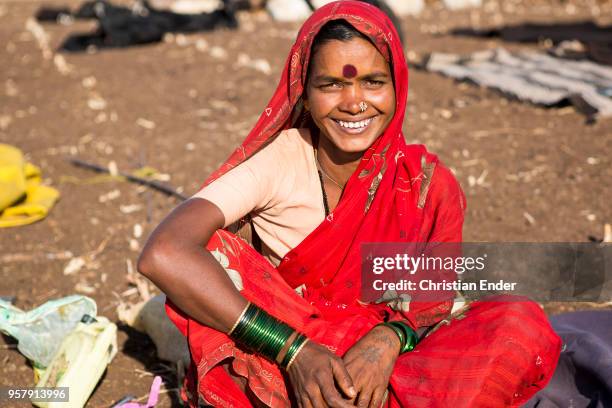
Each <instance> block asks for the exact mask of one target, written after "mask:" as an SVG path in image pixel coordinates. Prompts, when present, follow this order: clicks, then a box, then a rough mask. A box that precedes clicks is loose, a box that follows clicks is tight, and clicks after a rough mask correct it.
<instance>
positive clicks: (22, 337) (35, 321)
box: [0, 295, 97, 368]
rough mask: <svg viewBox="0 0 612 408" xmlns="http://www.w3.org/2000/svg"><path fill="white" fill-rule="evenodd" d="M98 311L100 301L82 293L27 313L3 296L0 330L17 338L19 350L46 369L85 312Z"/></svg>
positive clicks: (47, 303)
mask: <svg viewBox="0 0 612 408" xmlns="http://www.w3.org/2000/svg"><path fill="white" fill-rule="evenodd" d="M96 313H97V306H96V302H95V301H94V300H93V299H91V298H88V297H86V296H81V295H72V296H67V297H64V298H61V299H57V300H51V301H49V302H46V303H44V304H42V305H40V306H38V307H37V308H35V309H32V310H30V311H27V312H26V311H23V310H21V309H19V308H17V307H15V306H13V305H11V304H10V303H9V302H7V301H5V300H2V299H0V331H2V332H3V333H6V334H8V335H9V336H12V337H14V338H15V339H17V341H18V342H19V344H18V346H17V349H18V350H19V351H20V352H21V353H22V354H23V355H24V356H26V357H27V358H28V359H30V360H32V362H33V363H34V365H35V366H37V367H39V368H44V367H47V366H48V365H49V363H50V362H51V359H52V358H53V356H54V354H55V353H56V352H57V350H58V349H59V347H60V345H61V343H62V341H63V340H64V338H65V337H66V336H67V335H68V334H69V333H70V332H72V331H73V330H74V328H75V327H76V326H77V324H78V323H79V322H80V321H81V318H82V317H83V315H85V314H87V315H90V316H96Z"/></svg>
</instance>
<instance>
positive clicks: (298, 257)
mask: <svg viewBox="0 0 612 408" xmlns="http://www.w3.org/2000/svg"><path fill="white" fill-rule="evenodd" d="M338 19H343V20H346V21H347V22H348V23H350V24H351V25H352V26H353V27H354V28H355V29H357V30H358V31H359V32H361V33H362V34H364V35H365V36H366V37H368V38H369V39H370V40H371V42H372V43H373V44H374V45H375V46H376V48H377V49H378V51H379V52H380V53H381V54H382V55H383V56H384V58H385V59H386V61H387V62H388V63H389V64H390V66H391V67H392V70H393V78H394V85H395V95H396V109H395V115H394V117H393V118H392V120H391V122H390V123H389V125H388V127H387V128H386V129H385V131H384V132H383V134H382V135H380V136H379V137H378V139H377V140H376V141H375V142H374V143H373V145H372V146H371V147H370V148H369V149H368V150H367V151H366V152H365V153H364V156H363V158H362V160H361V162H360V164H359V166H358V167H357V169H356V171H355V172H354V174H353V175H352V176H351V177H350V179H349V180H348V182H347V184H346V187H345V190H344V193H343V195H342V199H341V200H340V202H339V203H338V206H337V207H336V209H335V210H334V211H333V212H332V213H330V214H329V216H328V217H326V219H325V220H324V221H323V222H322V223H321V224H320V225H319V226H318V227H317V228H316V229H315V230H314V231H313V232H312V233H311V234H310V235H309V236H307V237H306V238H305V239H304V240H303V241H302V242H301V243H300V244H299V245H298V246H297V247H296V248H294V249H293V250H292V251H290V252H289V253H288V254H287V255H286V256H285V257H284V258H283V260H282V262H281V264H280V265H279V266H278V271H279V272H280V274H281V276H282V277H283V278H284V279H285V280H286V281H287V282H288V283H289V285H291V286H292V287H294V288H295V287H298V286H300V285H305V287H306V294H307V296H308V297H309V299H311V300H313V299H314V300H313V301H314V302H315V303H319V302H320V304H321V305H334V306H333V307H334V308H337V310H338V313H355V310H351V309H352V308H353V307H354V306H359V302H357V300H358V299H359V297H360V289H361V277H360V273H361V272H360V267H361V259H360V244H361V243H363V242H398V241H402V242H408V241H410V242H428V241H429V240H430V239H431V238H432V231H433V228H434V225H433V214H434V213H436V212H437V211H438V210H439V209H436V208H435V206H432V205H426V203H425V197H426V196H427V191H428V189H429V185H430V179H431V175H432V174H433V169H434V167H435V166H436V164H437V159H436V157H435V156H433V155H430V154H428V153H427V151H426V150H425V148H424V147H423V146H417V145H411V146H407V145H406V143H405V141H404V137H403V135H402V123H403V119H404V114H405V110H406V100H407V95H408V68H407V65H406V61H405V58H404V53H403V50H402V45H401V42H400V38H399V35H398V34H397V31H396V30H395V27H394V26H393V24H392V22H391V20H389V18H388V17H387V16H386V15H385V14H384V13H383V12H382V11H381V10H379V9H378V8H377V7H374V6H372V5H370V4H367V3H363V2H359V1H336V2H333V3H329V4H327V5H326V6H324V7H322V8H320V9H318V10H317V11H315V12H314V13H313V14H312V16H311V17H310V18H309V19H308V20H307V21H306V22H305V23H304V25H303V26H302V28H301V30H300V32H299V34H298V37H297V39H296V41H295V44H294V45H293V47H292V48H291V52H290V55H289V57H288V58H287V62H286V65H285V68H284V71H283V75H282V78H281V80H280V83H279V85H278V88H277V89H276V92H275V93H274V96H273V97H272V99H271V101H270V102H269V103H268V106H267V107H266V108H265V109H264V112H263V113H262V115H261V117H260V118H259V120H258V122H257V124H256V125H255V127H254V129H253V130H252V131H251V132H250V134H249V135H248V137H247V138H246V140H245V141H244V143H242V145H241V146H240V147H238V149H236V150H235V151H234V152H233V153H232V155H231V156H230V158H229V159H228V160H227V161H226V162H225V163H224V164H223V165H222V166H221V167H220V168H219V169H218V170H217V171H216V172H214V173H213V175H212V176H211V177H210V178H209V179H208V180H207V182H206V184H208V183H210V182H212V181H213V180H215V179H216V178H218V177H220V176H221V175H223V174H224V173H226V172H227V171H229V170H230V169H232V168H234V167H235V166H237V165H239V164H240V163H242V162H243V161H245V160H246V159H248V158H249V157H251V156H252V155H253V154H255V153H256V152H257V151H258V150H260V149H261V148H263V147H264V146H265V145H267V144H268V143H269V142H271V141H272V140H273V139H274V138H275V137H276V136H277V135H278V134H279V132H280V131H282V130H284V129H288V128H291V127H294V126H295V125H296V123H297V122H298V119H300V118H301V116H302V114H303V104H302V95H303V92H304V88H305V86H306V80H307V78H306V76H307V72H308V63H309V61H310V58H311V48H312V43H313V40H314V38H315V36H316V35H317V33H318V32H319V30H320V29H321V27H322V26H323V25H324V24H326V23H327V22H329V21H330V20H338ZM441 172H442V173H443V174H444V175H446V179H447V180H441V183H440V184H442V185H443V184H449V183H450V185H451V190H453V191H452V194H453V196H454V197H450V196H449V197H448V199H450V200H452V199H455V202H456V203H461V206H459V204H457V208H460V210H459V211H458V214H457V215H456V216H453V218H454V219H453V220H452V221H448V222H447V223H446V225H445V228H446V229H445V231H446V235H447V236H445V237H442V236H439V237H435V238H437V239H438V242H441V241H446V240H452V241H458V240H460V239H461V225H462V221H463V210H462V208H463V195H462V193H461V191H460V189H459V187H458V185H457V183H456V181H455V180H454V178H453V177H452V175H450V173H448V172H447V171H446V169H443V168H442V169H441ZM447 173H448V174H447ZM437 177H438V178H440V177H442V178H444V177H443V176H437ZM447 182H448V183H447ZM427 210H430V211H427ZM359 307H360V306H359ZM415 325H416V322H415Z"/></svg>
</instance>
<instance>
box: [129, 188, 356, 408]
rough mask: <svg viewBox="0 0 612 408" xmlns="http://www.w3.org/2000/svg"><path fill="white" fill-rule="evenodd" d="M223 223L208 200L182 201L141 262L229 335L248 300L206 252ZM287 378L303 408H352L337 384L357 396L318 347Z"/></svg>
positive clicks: (191, 311)
mask: <svg viewBox="0 0 612 408" xmlns="http://www.w3.org/2000/svg"><path fill="white" fill-rule="evenodd" d="M224 223H225V219H224V216H223V213H221V211H220V210H219V209H218V208H217V207H216V206H215V205H214V204H212V203H211V202H210V201H207V200H205V199H201V198H196V199H191V200H188V201H186V202H184V203H183V204H181V205H179V206H178V207H177V208H176V209H174V211H172V213H170V215H168V217H166V219H164V221H162V223H161V224H160V225H159V226H158V227H157V228H156V229H155V231H153V233H152V234H151V236H150V237H149V240H148V241H147V244H146V245H145V247H144V249H143V250H142V254H141V255H140V258H139V259H138V270H139V271H140V273H142V274H143V275H144V276H146V277H148V278H149V279H150V280H151V281H153V283H155V284H156V285H157V286H158V287H159V288H160V289H161V290H162V291H164V292H165V293H166V295H167V296H168V298H170V299H171V300H172V301H173V302H174V303H175V304H176V305H177V306H178V307H179V308H180V309H181V310H182V311H184V312H185V313H187V314H188V315H190V316H191V317H192V318H194V319H196V320H198V321H199V322H200V323H203V324H204V325H206V326H209V327H212V328H214V329H217V330H219V331H222V332H225V333H226V332H228V331H229V330H230V329H231V328H232V326H233V325H234V323H235V322H236V320H237V319H238V316H239V315H240V313H241V312H242V310H243V309H244V307H245V306H246V304H247V300H246V299H245V298H244V297H243V296H242V295H241V294H240V292H238V290H237V289H236V287H235V286H234V284H233V283H232V281H231V279H230V278H229V276H228V275H227V273H226V272H225V270H224V269H223V267H222V266H221V265H220V264H219V263H218V262H217V260H216V259H215V258H214V257H213V256H212V255H211V254H210V252H208V251H207V250H206V248H205V245H206V243H207V242H208V241H209V240H210V238H211V237H212V234H214V232H215V231H216V230H217V229H219V228H221V227H223V225H224ZM289 378H290V381H291V384H292V386H293V388H294V392H295V394H296V397H297V398H298V400H299V401H302V402H299V404H300V406H302V407H318V406H325V405H328V406H330V407H332V408H349V407H351V406H352V405H351V404H350V403H349V402H348V401H347V400H345V399H343V398H342V396H341V395H340V393H339V390H338V389H336V387H335V386H334V384H335V383H338V384H339V385H340V388H341V389H342V390H343V392H344V394H345V395H349V396H350V397H354V391H353V390H351V387H352V382H351V378H350V376H349V374H348V371H347V370H346V368H345V367H344V364H343V362H342V360H341V359H340V358H339V357H337V356H335V355H334V354H333V353H331V352H330V351H329V350H328V349H327V348H325V347H323V346H321V345H319V344H316V343H313V342H308V343H306V346H305V347H304V349H303V350H302V351H301V352H300V354H299V355H298V356H297V358H296V361H295V364H293V366H292V367H291V369H290V370H289ZM304 401H314V402H312V403H306V402H304ZM323 401H325V402H323Z"/></svg>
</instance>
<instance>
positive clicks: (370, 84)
mask: <svg viewBox="0 0 612 408" xmlns="http://www.w3.org/2000/svg"><path fill="white" fill-rule="evenodd" d="M365 84H366V86H368V87H370V88H380V87H381V86H383V85H384V82H383V81H375V80H373V79H368V80H366V81H365Z"/></svg>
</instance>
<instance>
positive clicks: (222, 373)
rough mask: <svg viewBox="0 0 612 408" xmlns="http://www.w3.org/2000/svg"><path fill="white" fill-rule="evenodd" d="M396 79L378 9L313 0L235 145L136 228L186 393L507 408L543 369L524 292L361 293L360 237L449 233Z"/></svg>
mask: <svg viewBox="0 0 612 408" xmlns="http://www.w3.org/2000/svg"><path fill="white" fill-rule="evenodd" d="M407 92H408V69H407V65H406V62H405V58H404V54H403V50H402V46H401V43H400V41H399V37H398V33H397V32H396V30H395V29H394V27H393V24H392V23H391V22H390V20H389V19H388V18H387V17H386V16H385V15H384V13H382V12H381V11H380V10H378V9H377V8H376V7H373V6H371V5H368V4H365V3H361V2H357V1H337V2H333V3H329V4H327V5H326V6H324V7H322V8H320V9H318V10H317V11H315V12H314V13H313V14H312V16H311V17H310V18H309V19H308V20H307V21H306V22H305V23H304V25H303V26H302V28H301V30H300V32H299V34H298V36H297V39H296V41H295V44H294V45H293V47H292V48H291V51H290V54H289V56H288V58H287V62H286V65H285V68H284V70H283V72H282V77H281V79H280V82H279V85H278V87H277V89H276V92H275V93H274V95H273V96H272V98H271V100H270V102H269V104H268V105H267V106H266V107H265V108H264V109H263V112H262V114H261V116H260V118H259V120H258V122H257V123H256V125H255V126H254V128H253V130H252V131H251V132H250V134H249V135H248V136H247V138H246V140H245V141H244V142H243V143H242V144H241V145H240V146H239V147H238V148H237V149H236V150H235V151H234V152H233V153H232V154H231V156H230V157H229V159H228V160H227V161H226V162H225V163H224V164H223V165H222V166H221V167H220V168H219V169H217V170H216V171H215V172H214V173H213V174H212V175H211V176H210V177H209V178H208V179H207V181H206V182H205V183H204V185H203V186H202V188H201V190H200V191H199V192H198V193H196V194H195V195H194V196H193V197H192V198H190V199H189V200H187V201H186V202H184V203H183V204H181V205H179V206H178V207H177V208H176V209H174V210H173V211H172V212H171V214H170V215H168V216H167V217H166V219H164V220H163V222H162V223H161V224H160V225H159V226H158V227H157V228H156V230H155V231H154V232H153V234H152V235H151V237H150V238H149V240H148V242H147V244H146V246H145V248H144V250H143V252H142V254H141V257H140V259H139V262H138V269H139V271H140V272H141V273H142V274H144V275H145V276H147V277H148V278H149V279H151V280H152V281H153V282H154V283H155V284H156V285H157V286H158V287H159V288H160V289H161V290H162V291H164V292H165V293H166V294H167V298H168V303H167V312H168V315H169V317H170V319H171V320H172V321H173V322H174V323H175V324H176V325H177V327H178V328H179V329H180V331H181V332H182V333H183V334H184V335H185V336H186V337H187V340H188V344H189V349H190V353H191V359H192V365H191V367H190V369H189V372H188V375H187V376H186V387H185V390H186V392H185V397H186V398H187V399H188V400H189V403H190V405H191V406H197V405H198V404H199V403H204V404H209V405H213V406H222V407H248V406H256V407H260V406H261V407H290V406H298V407H326V406H330V407H350V406H360V407H376V408H378V407H381V406H386V407H484V406H487V407H496V406H499V407H502V406H518V405H520V404H522V403H523V402H525V401H527V400H528V399H529V398H530V397H531V396H532V395H533V394H534V393H535V392H536V391H538V390H539V389H540V388H542V387H543V386H544V385H545V384H546V383H547V382H548V380H549V379H550V377H551V375H552V373H553V371H554V369H555V365H556V362H557V359H558V356H559V352H560V341H559V338H558V337H557V336H556V335H555V334H554V332H553V331H552V329H551V327H550V325H549V324H548V321H547V319H546V316H545V315H544V313H543V312H542V310H541V308H540V307H539V306H538V305H537V304H535V303H533V302H530V301H528V300H527V299H524V298H516V299H512V300H510V301H508V299H506V301H494V300H491V299H489V300H481V301H474V302H472V303H470V304H469V305H468V306H467V307H465V308H463V309H461V310H460V311H459V312H458V313H453V314H451V311H452V307H453V297H452V293H451V294H449V296H448V297H446V298H444V299H435V300H428V301H425V300H423V301H415V300H414V299H412V301H411V300H410V298H401V299H400V300H402V301H400V302H397V301H396V302H367V301H363V299H362V294H363V287H362V286H363V285H362V283H363V282H362V276H361V265H362V254H361V252H360V248H361V245H362V244H363V243H366V242H399V243H426V244H427V243H458V242H461V240H462V226H463V219H464V212H465V208H466V204H465V197H464V194H463V192H462V190H461V188H460V186H459V184H458V182H457V181H456V179H455V178H454V176H453V175H452V173H451V172H450V171H449V170H448V169H447V168H446V167H445V166H444V165H443V164H442V163H441V162H440V161H439V160H438V158H437V157H436V156H435V155H433V154H431V153H429V152H428V151H427V150H426V149H425V147H424V146H422V145H408V144H406V142H405V139H404V136H403V133H402V125H403V122H404V116H405V111H406V101H407ZM396 300H398V299H396ZM432 327H433V328H434V330H431V328H432Z"/></svg>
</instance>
